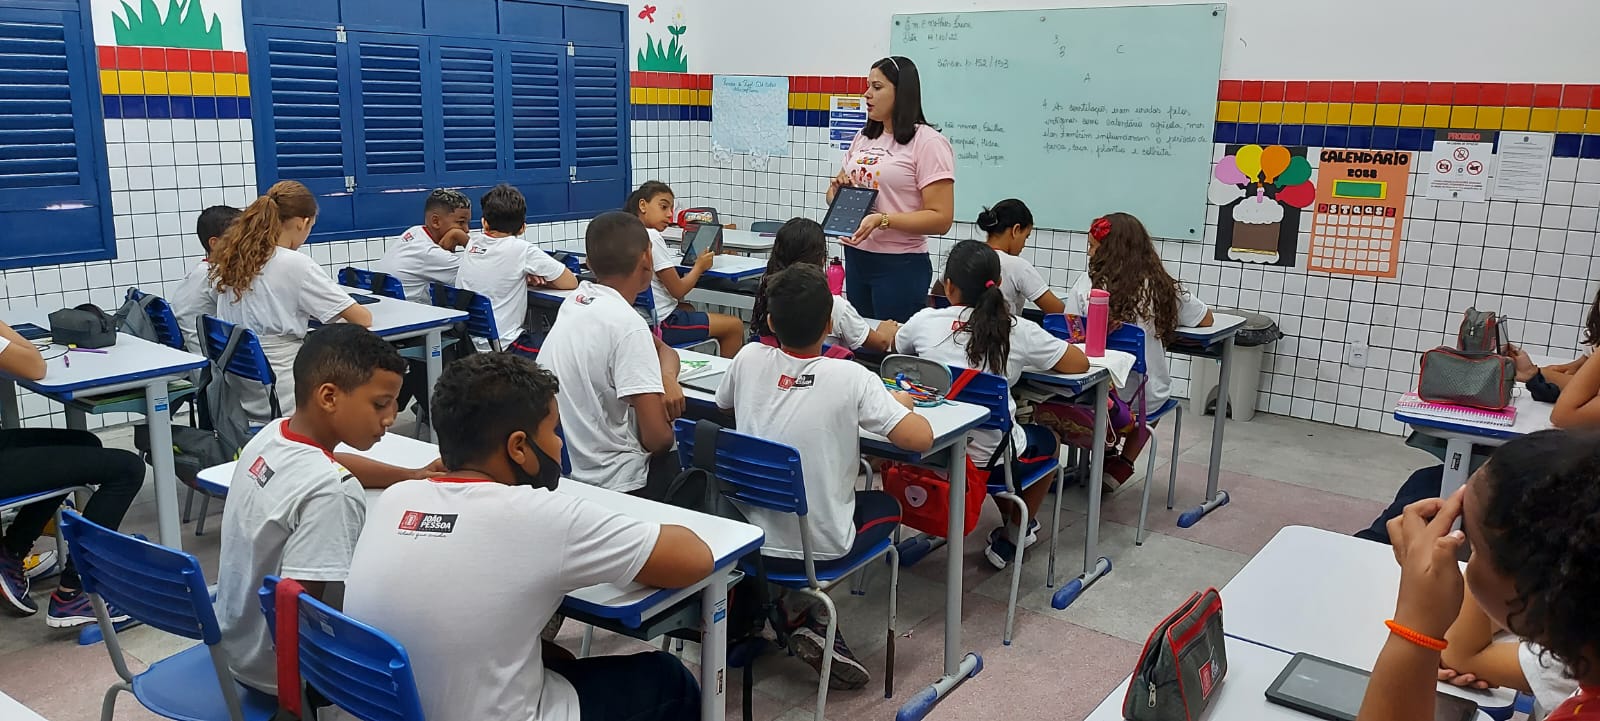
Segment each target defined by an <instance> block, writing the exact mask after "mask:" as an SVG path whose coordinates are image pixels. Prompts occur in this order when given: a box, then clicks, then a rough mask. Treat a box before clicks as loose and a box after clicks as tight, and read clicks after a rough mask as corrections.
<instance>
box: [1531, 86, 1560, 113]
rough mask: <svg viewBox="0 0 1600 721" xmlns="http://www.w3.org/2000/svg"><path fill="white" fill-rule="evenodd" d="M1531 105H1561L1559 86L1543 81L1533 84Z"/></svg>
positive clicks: (1545, 106)
mask: <svg viewBox="0 0 1600 721" xmlns="http://www.w3.org/2000/svg"><path fill="white" fill-rule="evenodd" d="M1533 106H1534V107H1536V108H1559V107H1561V86H1560V85H1553V84H1544V83H1541V84H1539V85H1535V86H1533Z"/></svg>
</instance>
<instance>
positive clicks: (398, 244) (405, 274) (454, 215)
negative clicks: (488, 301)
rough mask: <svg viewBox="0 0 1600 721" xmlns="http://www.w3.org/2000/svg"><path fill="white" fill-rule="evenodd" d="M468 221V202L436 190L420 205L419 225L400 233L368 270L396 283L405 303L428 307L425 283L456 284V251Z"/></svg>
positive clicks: (458, 263) (458, 265)
mask: <svg viewBox="0 0 1600 721" xmlns="http://www.w3.org/2000/svg"><path fill="white" fill-rule="evenodd" d="M471 222H472V201H470V200H467V196H465V195H463V194H462V193H461V191H459V190H452V189H450V188H439V189H437V190H435V191H433V192H432V193H429V194H428V200H427V202H425V203H423V205H422V224H421V225H413V226H411V227H410V228H409V229H408V230H406V232H404V233H401V234H400V237H399V238H398V239H396V240H395V241H394V242H393V243H391V244H390V245H389V250H388V252H385V253H384V254H383V257H382V258H380V259H379V260H378V262H377V263H374V264H373V265H372V269H373V270H374V271H377V272H379V273H387V274H389V276H390V277H392V278H395V279H396V280H399V281H400V285H401V287H403V288H405V293H406V300H409V301H411V302H413V303H422V304H423V305H431V304H432V302H431V300H430V299H429V297H428V284H429V283H444V284H445V285H454V284H455V282H456V275H457V273H458V272H459V270H460V268H461V257H460V256H458V255H456V251H457V250H460V249H461V248H462V246H465V245H466V244H467V241H468V240H470V237H469V235H468V230H467V228H468V223H471ZM374 290H376V289H374Z"/></svg>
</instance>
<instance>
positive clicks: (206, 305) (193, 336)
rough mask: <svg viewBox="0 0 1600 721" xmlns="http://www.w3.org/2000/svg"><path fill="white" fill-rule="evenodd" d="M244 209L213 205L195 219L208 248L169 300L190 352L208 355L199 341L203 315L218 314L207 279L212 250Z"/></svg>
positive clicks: (179, 283)
mask: <svg viewBox="0 0 1600 721" xmlns="http://www.w3.org/2000/svg"><path fill="white" fill-rule="evenodd" d="M241 212H243V211H241V210H239V209H238V208H235V207H233V206H230V205H213V206H211V207H209V208H206V209H205V210H202V211H200V217H199V218H198V219H196V220H195V229H194V231H195V235H196V236H198V237H199V238H200V247H202V248H205V249H206V257H205V258H203V259H201V261H200V262H199V263H196V264H195V266H194V268H193V269H191V270H190V271H189V274H188V275H186V276H184V277H183V280H181V281H179V282H178V288H177V290H176V291H174V292H173V293H172V298H170V299H169V300H170V301H171V304H172V314H173V315H174V316H177V318H178V330H179V331H180V332H182V333H183V347H184V348H185V349H187V350H188V351H189V352H190V353H194V354H196V355H205V352H206V351H205V346H204V345H202V344H201V342H200V316H202V315H216V313H217V294H216V291H214V290H213V289H212V288H211V283H210V282H209V281H208V276H209V275H210V274H211V249H212V248H213V247H215V246H216V244H217V242H218V241H220V240H221V239H222V234H223V233H225V232H227V230H228V226H230V225H232V224H233V221H234V219H235V218H238V217H239V214H240V213H241Z"/></svg>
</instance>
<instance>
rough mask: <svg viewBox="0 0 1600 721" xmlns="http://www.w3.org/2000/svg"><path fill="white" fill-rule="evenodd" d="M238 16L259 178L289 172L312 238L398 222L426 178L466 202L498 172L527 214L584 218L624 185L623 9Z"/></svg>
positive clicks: (273, 7)
mask: <svg viewBox="0 0 1600 721" xmlns="http://www.w3.org/2000/svg"><path fill="white" fill-rule="evenodd" d="M465 6H470V7H465ZM465 10H472V11H474V12H473V13H470V14H472V15H473V16H474V17H473V18H472V22H463V12H464V11H465ZM245 12H246V23H247V26H248V30H247V33H246V35H247V37H246V42H247V48H248V52H249V55H250V67H251V73H250V82H251V96H252V97H254V98H257V99H262V100H265V101H266V102H256V103H253V104H252V106H253V112H254V121H255V143H256V172H257V182H258V185H260V186H261V188H262V189H263V190H264V189H265V188H266V187H268V186H270V185H271V184H272V183H274V182H276V181H278V180H282V179H292V180H299V181H301V182H303V183H305V184H306V185H307V187H309V188H310V189H311V190H312V192H313V193H315V194H316V195H317V196H318V202H319V204H320V206H321V212H320V217H319V218H318V220H317V227H316V232H315V234H314V235H313V239H314V240H335V239H348V238H368V237H375V236H381V235H390V234H394V233H398V232H400V231H402V230H404V229H405V228H407V227H409V226H411V225H414V224H415V223H416V222H417V221H418V220H419V219H420V216H421V212H422V211H421V207H422V201H423V199H424V198H425V197H426V196H427V194H428V193H429V192H430V191H431V190H432V189H433V188H436V187H451V188H459V189H461V190H463V191H464V192H466V193H467V194H468V196H469V197H473V198H474V200H476V196H477V195H481V194H482V192H483V191H484V190H487V189H488V188H489V187H490V186H492V185H494V184H495V183H498V182H507V183H511V184H513V185H515V186H517V187H518V188H520V189H521V190H522V192H523V195H525V196H526V197H527V199H528V221H529V222H530V223H534V222H546V221H554V220H568V219H576V218H585V217H590V216H592V215H594V214H595V213H597V212H600V211H604V210H609V209H612V208H615V207H617V206H618V205H619V204H620V203H621V201H622V198H623V197H624V196H625V195H626V194H627V191H628V188H629V183H630V164H629V159H630V157H629V156H630V153H629V138H628V125H627V119H628V94H629V89H628V64H627V54H626V38H627V34H626V28H627V25H626V20H627V7H626V6H623V5H614V4H607V3H596V2H585V1H584V0H556V1H555V2H525V1H524V0H460V2H455V1H454V0H453V1H452V2H440V1H439V0H382V1H381V2H379V1H378V0H279V1H278V2H272V3H266V2H255V3H246V4H245ZM474 205H476V203H474ZM477 210H478V209H477V208H474V211H477ZM474 214H475V215H476V212H475V213H474Z"/></svg>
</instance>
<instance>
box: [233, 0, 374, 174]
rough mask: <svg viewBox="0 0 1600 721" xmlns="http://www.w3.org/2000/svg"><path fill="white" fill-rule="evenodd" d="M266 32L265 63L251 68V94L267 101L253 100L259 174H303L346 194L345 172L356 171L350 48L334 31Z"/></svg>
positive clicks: (261, 41) (261, 39)
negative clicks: (347, 83) (348, 107)
mask: <svg viewBox="0 0 1600 721" xmlns="http://www.w3.org/2000/svg"><path fill="white" fill-rule="evenodd" d="M261 30H262V31H261V32H260V33H258V34H257V36H256V43H255V44H256V46H257V48H258V50H262V51H264V53H265V56H266V57H265V60H266V62H265V63H262V62H259V61H258V62H255V63H252V65H253V67H255V68H257V70H255V72H252V73H251V76H252V77H251V81H252V85H254V86H255V87H253V88H252V94H254V95H255V96H256V97H257V98H262V97H265V98H268V99H269V102H266V103H260V102H258V103H254V105H255V106H256V107H257V108H259V111H260V112H259V113H258V116H257V119H258V121H260V122H262V126H261V127H259V128H257V131H256V137H257V152H256V162H257V163H258V164H261V165H263V166H264V167H263V169H262V170H263V172H262V173H261V174H260V175H261V177H262V178H263V179H272V180H298V181H300V182H302V183H305V185H306V187H307V188H309V189H310V190H311V192H312V193H314V194H316V195H318V196H327V195H332V194H338V193H344V192H346V187H345V178H346V177H347V176H354V175H355V173H354V172H353V170H352V168H353V166H354V159H353V153H352V152H351V150H350V143H349V140H350V139H351V137H352V136H351V133H350V124H349V122H348V118H347V117H346V114H345V112H344V110H343V108H342V106H343V105H344V93H343V92H342V91H341V86H342V84H343V83H344V78H345V76H346V70H345V67H344V66H345V64H346V58H345V57H344V48H345V46H344V45H343V44H341V43H339V42H338V39H337V37H336V36H335V34H334V31H332V30H301V29H298V28H279V27H263V28H261ZM258 58H259V53H258ZM263 66H264V67H265V72H262V70H261V69H260V68H262V67H263ZM272 180H268V181H267V182H266V183H264V185H270V184H271V182H272Z"/></svg>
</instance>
